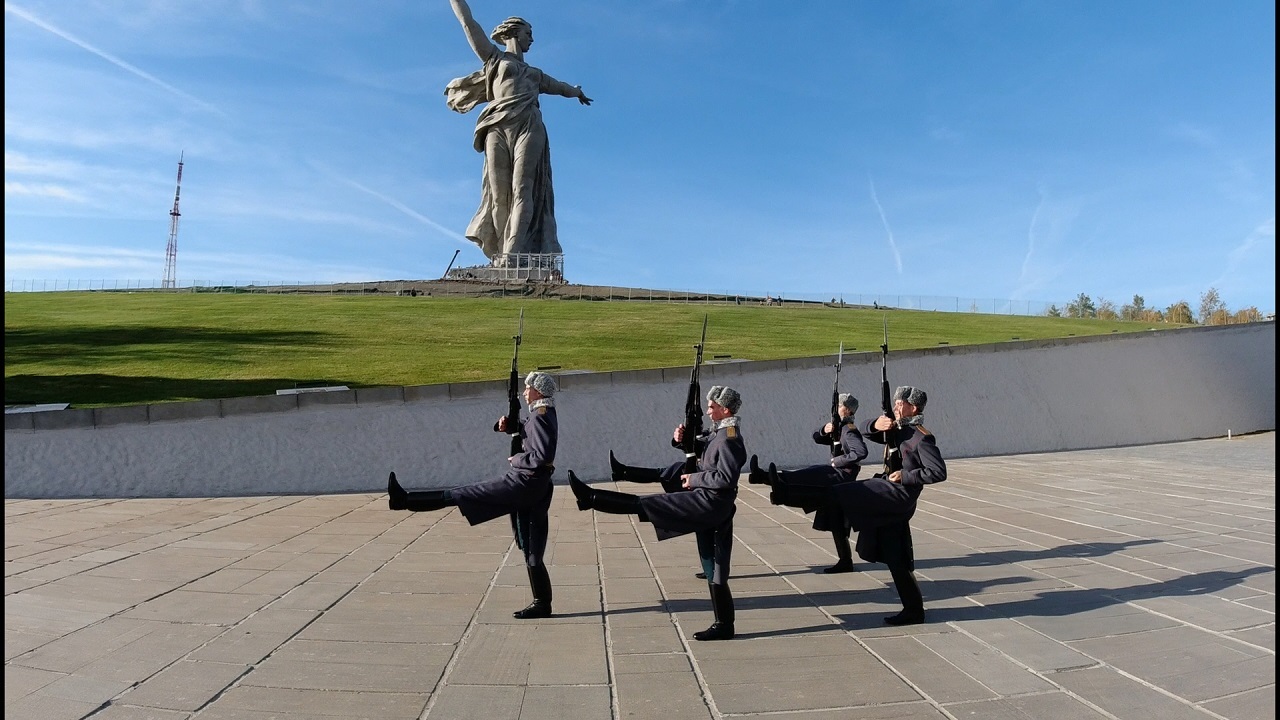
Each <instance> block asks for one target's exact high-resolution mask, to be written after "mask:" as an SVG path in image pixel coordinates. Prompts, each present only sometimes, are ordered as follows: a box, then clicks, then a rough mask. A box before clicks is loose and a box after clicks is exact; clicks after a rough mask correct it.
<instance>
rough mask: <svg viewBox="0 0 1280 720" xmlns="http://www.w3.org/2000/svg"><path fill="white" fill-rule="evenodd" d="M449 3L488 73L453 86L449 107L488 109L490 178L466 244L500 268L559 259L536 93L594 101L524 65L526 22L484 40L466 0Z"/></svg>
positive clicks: (481, 128)
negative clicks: (517, 258)
mask: <svg viewBox="0 0 1280 720" xmlns="http://www.w3.org/2000/svg"><path fill="white" fill-rule="evenodd" d="M449 2H450V4H451V5H452V6H453V14H454V15H456V16H457V17H458V21H459V22H461V23H462V30H463V32H464V33H465V34H466V36H467V42H468V43H470V44H471V49H472V50H474V51H475V53H476V56H477V57H479V58H480V61H481V62H482V63H484V67H482V68H481V69H480V70H478V71H477V72H474V73H472V74H470V75H468V76H466V77H462V78H457V79H456V80H452V81H450V83H449V85H448V86H447V87H446V88H445V91H444V93H445V102H446V103H447V104H448V106H449V108H450V109H452V110H456V111H457V112H460V113H465V112H468V111H470V110H471V109H472V108H474V107H475V106H476V105H479V104H480V103H488V106H487V107H485V109H484V110H483V111H481V113H480V117H479V118H477V119H476V131H475V140H474V145H475V149H476V152H481V153H484V156H485V159H484V175H483V178H482V180H481V185H482V188H481V194H480V209H479V210H477V211H476V214H475V217H474V218H472V219H471V224H469V225H468V226H467V238H468V239H470V240H471V241H472V242H474V243H475V244H477V245H479V246H480V249H481V250H482V251H484V254H485V256H486V257H488V258H489V259H490V260H491V261H493V262H494V263H495V264H498V263H499V261H500V256H503V255H508V254H513V253H536V254H557V255H558V254H560V253H561V250H560V241H559V239H558V238H557V237H556V217H555V196H554V194H553V193H552V190H551V150H550V148H549V146H548V144H547V128H546V126H545V125H543V124H542V111H541V110H540V109H539V107H538V95H539V94H546V95H561V96H564V97H568V98H577V99H578V102H580V103H582V104H583V105H590V104H591V98H589V97H587V96H586V95H585V94H583V92H582V87H581V86H578V85H569V84H567V83H563V82H560V81H559V80H556V79H555V78H553V77H551V76H550V75H547V74H546V73H544V72H542V71H541V70H539V69H538V68H536V67H533V66H532V65H529V64H528V63H526V62H525V61H524V54H525V53H526V52H528V50H529V46H530V45H532V44H533V27H532V26H531V25H530V24H529V23H528V22H527V21H525V20H524V19H522V18H518V17H511V18H507V20H506V21H505V22H503V23H502V24H501V25H499V26H498V27H497V28H495V29H494V31H493V32H492V33H491V34H490V35H489V36H487V37H486V36H485V33H484V30H483V29H482V28H481V27H480V25H479V23H477V22H476V21H475V18H473V17H472V16H471V8H470V7H468V6H467V3H466V2H465V0H449ZM489 38H493V40H494V41H495V42H497V43H501V44H503V45H504V46H505V48H506V49H505V50H504V49H503V48H502V47H499V46H498V45H495V44H494V43H493V42H490V41H489Z"/></svg>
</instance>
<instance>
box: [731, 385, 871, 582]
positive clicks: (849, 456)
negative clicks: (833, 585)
mask: <svg viewBox="0 0 1280 720" xmlns="http://www.w3.org/2000/svg"><path fill="white" fill-rule="evenodd" d="M838 408H839V414H840V427H839V429H836V428H834V427H832V424H831V423H830V422H828V423H827V424H826V425H824V426H823V427H821V428H819V429H817V430H815V431H814V432H813V441H814V442H815V443H818V444H819V445H828V446H830V445H831V444H832V443H833V442H835V441H836V439H837V438H838V439H839V443H840V445H839V447H840V454H839V455H835V456H833V457H832V458H831V460H830V462H828V463H825V464H823V465H811V466H809V467H806V468H800V469H799V470H791V471H779V470H778V469H777V466H776V465H774V464H773V463H769V470H770V472H777V473H778V474H779V475H784V476H786V478H787V482H792V483H799V484H802V485H804V484H821V483H824V482H826V483H830V484H833V485H834V484H837V483H842V482H851V481H853V480H857V479H858V471H859V470H861V469H862V465H861V463H862V460H863V459H864V458H866V457H867V444H866V443H865V442H863V440H862V433H860V432H858V427H857V425H856V424H855V423H854V421H853V415H854V413H856V412H858V398H856V397H854V396H853V395H851V394H849V393H840V395H839V404H838ZM748 482H750V483H752V484H753V485H768V484H769V474H768V473H766V472H765V471H764V470H761V469H760V463H759V460H757V458H756V456H755V455H752V456H751V472H750V475H749V476H748ZM804 510H805V512H813V529H814V530H818V531H820V532H830V533H831V539H832V541H834V542H835V546H836V558H837V560H836V564H835V565H832V566H831V567H829V568H826V569H824V570H823V571H822V572H824V573H846V572H853V570H854V569H855V568H854V567H853V551H852V550H851V549H850V547H849V523H848V521H847V520H845V518H844V514H843V513H841V512H840V506H838V505H835V504H831V503H824V504H823V505H822V506H820V507H813V508H805V509H804Z"/></svg>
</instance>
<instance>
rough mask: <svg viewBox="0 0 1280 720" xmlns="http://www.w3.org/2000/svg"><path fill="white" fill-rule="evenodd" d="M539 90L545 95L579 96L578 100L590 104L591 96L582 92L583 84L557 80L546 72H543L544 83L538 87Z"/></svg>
mask: <svg viewBox="0 0 1280 720" xmlns="http://www.w3.org/2000/svg"><path fill="white" fill-rule="evenodd" d="M538 92H540V93H542V94H544V95H560V96H563V97H567V98H577V99H578V102H580V103H582V104H583V105H590V104H591V98H589V97H587V94H586V93H584V92H582V86H581V85H570V84H569V83H567V82H562V81H560V80H557V79H555V78H553V77H551V76H550V75H548V74H546V73H545V72H544V73H542V83H541V84H540V86H539V87H538Z"/></svg>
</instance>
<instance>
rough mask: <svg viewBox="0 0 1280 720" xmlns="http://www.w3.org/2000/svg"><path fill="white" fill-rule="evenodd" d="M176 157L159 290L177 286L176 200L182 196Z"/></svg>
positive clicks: (179, 166)
mask: <svg viewBox="0 0 1280 720" xmlns="http://www.w3.org/2000/svg"><path fill="white" fill-rule="evenodd" d="M183 155H185V153H182V154H179V155H178V189H177V190H174V191H173V209H172V210H170V211H169V245H168V246H167V247H166V248H165V250H164V280H162V281H161V282H160V287H161V289H173V288H175V287H176V286H177V282H178V281H177V277H178V276H177V270H178V218H179V217H180V216H181V215H182V213H180V212H178V198H179V197H180V196H181V195H182V157H183Z"/></svg>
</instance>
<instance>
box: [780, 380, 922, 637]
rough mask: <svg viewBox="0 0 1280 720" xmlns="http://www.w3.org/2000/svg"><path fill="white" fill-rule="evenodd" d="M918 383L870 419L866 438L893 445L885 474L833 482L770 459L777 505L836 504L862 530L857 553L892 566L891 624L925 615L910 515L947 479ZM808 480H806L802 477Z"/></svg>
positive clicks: (912, 622) (901, 391) (907, 622)
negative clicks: (927, 489) (785, 469)
mask: <svg viewBox="0 0 1280 720" xmlns="http://www.w3.org/2000/svg"><path fill="white" fill-rule="evenodd" d="M928 400H929V398H928V396H927V395H926V394H925V392H924V391H923V390H921V389H919V388H914V387H910V386H903V387H900V388H898V389H897V390H896V391H895V392H894V394H893V414H894V417H889V416H887V415H881V416H880V417H877V418H873V419H871V420H866V421H864V422H863V423H862V425H861V427H860V429H861V431H862V434H863V436H864V437H866V438H867V439H868V440H871V441H872V442H877V443H881V444H883V445H885V446H886V447H887V448H890V449H891V451H890V452H889V453H887V454H886V455H887V457H886V461H887V467H886V468H885V473H884V474H882V475H876V476H873V477H871V478H868V479H866V480H863V481H853V482H840V483H835V482H832V481H831V480H830V479H827V478H799V479H796V478H794V477H793V476H790V473H788V474H787V475H782V474H780V473H778V472H777V468H776V467H774V466H773V465H770V466H769V484H770V485H771V486H772V487H773V492H772V493H770V497H769V499H770V500H771V501H772V502H773V504H774V505H787V506H789V507H797V508H802V509H803V508H813V507H824V506H836V507H838V508H839V510H840V511H841V512H842V513H843V514H844V517H845V519H847V520H848V522H849V527H851V528H852V529H854V530H857V531H858V546H857V550H858V556H859V557H861V558H862V559H863V560H866V561H867V562H882V563H884V564H885V565H888V566H889V573H890V574H891V575H892V576H893V585H894V588H895V589H896V590H897V591H898V598H899V599H900V600H902V612H900V613H898V614H897V615H893V616H890V617H887V618H885V619H884V621H885V622H886V623H888V624H890V625H916V624H919V623H922V622H924V598H923V596H921V594H920V586H919V585H917V584H916V579H915V575H914V574H913V573H914V571H915V552H914V549H913V548H912V544H911V526H910V524H909V523H910V520H911V517H912V516H913V515H915V512H916V500H917V499H919V497H920V492H921V491H922V490H924V486H925V485H930V484H932V483H938V482H942V481H944V480H946V479H947V465H946V463H945V462H944V461H943V459H942V453H941V452H939V451H938V443H937V441H936V440H935V439H934V437H933V433H931V432H929V431H928V430H927V429H925V426H924V423H923V420H924V416H923V415H922V413H923V412H924V406H925V403H927V402H928ZM802 481H803V482H802Z"/></svg>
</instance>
